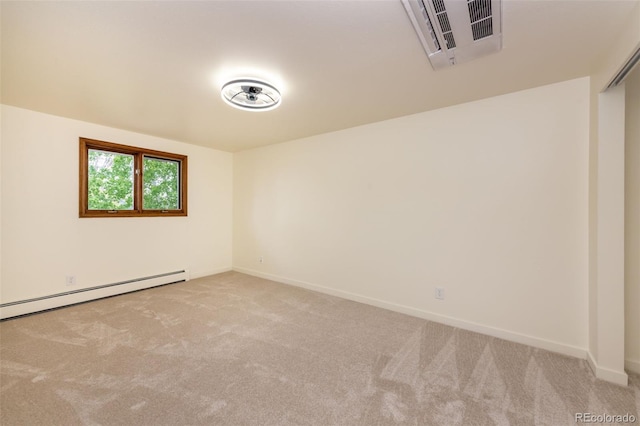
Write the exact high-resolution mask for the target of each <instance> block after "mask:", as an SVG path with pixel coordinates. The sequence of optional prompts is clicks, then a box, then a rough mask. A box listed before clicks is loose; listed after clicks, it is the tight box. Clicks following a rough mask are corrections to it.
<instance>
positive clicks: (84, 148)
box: [79, 138, 188, 218]
mask: <svg viewBox="0 0 640 426" xmlns="http://www.w3.org/2000/svg"><path fill="white" fill-rule="evenodd" d="M90 149H96V150H100V151H108V152H113V153H116V154H127V155H132V156H133V158H134V170H135V172H134V174H133V179H134V180H133V194H134V195H133V210H89V150H90ZM145 156H147V157H153V158H157V159H161V160H171V161H177V162H178V163H179V164H180V172H179V173H180V188H179V193H180V195H179V198H180V209H177V210H149V209H146V210H145V209H143V208H142V196H143V189H142V183H143V180H144V168H143V167H142V164H143V159H144V157H145ZM187 170H188V169H187V156H186V155H180V154H173V153H170V152H163V151H155V150H152V149H146V148H138V147H135V146H129V145H121V144H116V143H112V142H104V141H99V140H95V139H88V138H80V206H79V207H80V209H79V217H81V218H87V217H159V216H187V174H188V173H187Z"/></svg>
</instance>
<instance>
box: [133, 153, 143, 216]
mask: <svg viewBox="0 0 640 426" xmlns="http://www.w3.org/2000/svg"><path fill="white" fill-rule="evenodd" d="M142 157H143V155H142V154H140V153H137V154H136V156H135V163H136V170H135V185H134V188H135V189H134V202H135V206H134V209H135V210H136V211H137V212H138V213H142Z"/></svg>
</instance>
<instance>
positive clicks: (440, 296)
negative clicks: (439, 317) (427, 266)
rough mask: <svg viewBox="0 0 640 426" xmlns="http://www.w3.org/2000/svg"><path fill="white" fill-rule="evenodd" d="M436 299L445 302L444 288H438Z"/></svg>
mask: <svg viewBox="0 0 640 426" xmlns="http://www.w3.org/2000/svg"><path fill="white" fill-rule="evenodd" d="M436 299H439V300H444V288H442V287H436Z"/></svg>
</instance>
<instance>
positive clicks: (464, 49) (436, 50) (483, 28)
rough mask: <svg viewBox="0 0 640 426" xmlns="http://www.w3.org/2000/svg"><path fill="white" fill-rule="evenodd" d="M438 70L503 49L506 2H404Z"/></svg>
mask: <svg viewBox="0 0 640 426" xmlns="http://www.w3.org/2000/svg"><path fill="white" fill-rule="evenodd" d="M402 3H403V4H404V7H405V9H406V10H407V14H408V15H409V19H410V20H411V23H412V24H413V27H414V28H415V30H416V33H417V35H418V39H419V40H420V42H421V43H422V46H423V48H424V50H425V51H426V53H427V57H428V58H429V61H430V62H431V65H432V66H433V68H434V69H436V70H438V69H441V68H446V67H449V66H452V65H455V64H459V63H462V62H467V61H470V60H473V59H476V58H479V57H482V56H486V55H489V54H492V53H496V52H498V51H500V50H501V49H502V22H501V15H502V14H501V10H502V0H466V1H460V0H402Z"/></svg>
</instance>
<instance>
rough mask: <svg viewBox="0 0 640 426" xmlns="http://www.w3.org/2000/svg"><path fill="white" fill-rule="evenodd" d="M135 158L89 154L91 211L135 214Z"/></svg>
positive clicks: (104, 153) (104, 152)
mask: <svg viewBox="0 0 640 426" xmlns="http://www.w3.org/2000/svg"><path fill="white" fill-rule="evenodd" d="M133 163H134V162H133V155H128V154H119V153H115V152H107V151H100V150H96V149H90V150H89V176H88V187H89V188H88V192H89V194H88V195H89V203H88V204H89V210H133Z"/></svg>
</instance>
